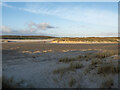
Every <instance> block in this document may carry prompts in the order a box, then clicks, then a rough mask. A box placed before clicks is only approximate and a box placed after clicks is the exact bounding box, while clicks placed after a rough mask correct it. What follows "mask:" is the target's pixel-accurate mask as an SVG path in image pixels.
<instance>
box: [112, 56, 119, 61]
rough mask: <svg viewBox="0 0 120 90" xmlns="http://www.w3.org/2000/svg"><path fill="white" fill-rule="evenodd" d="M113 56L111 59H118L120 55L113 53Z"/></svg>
mask: <svg viewBox="0 0 120 90" xmlns="http://www.w3.org/2000/svg"><path fill="white" fill-rule="evenodd" d="M112 57H113V59H115V60H120V56H119V55H114V56H112Z"/></svg>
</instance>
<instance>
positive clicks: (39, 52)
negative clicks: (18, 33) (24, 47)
mask: <svg viewBox="0 0 120 90" xmlns="http://www.w3.org/2000/svg"><path fill="white" fill-rule="evenodd" d="M33 53H41V51H34V52H33Z"/></svg>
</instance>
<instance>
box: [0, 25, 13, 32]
mask: <svg viewBox="0 0 120 90" xmlns="http://www.w3.org/2000/svg"><path fill="white" fill-rule="evenodd" d="M0 31H2V32H3V33H10V32H11V31H12V30H11V28H9V27H7V26H0Z"/></svg>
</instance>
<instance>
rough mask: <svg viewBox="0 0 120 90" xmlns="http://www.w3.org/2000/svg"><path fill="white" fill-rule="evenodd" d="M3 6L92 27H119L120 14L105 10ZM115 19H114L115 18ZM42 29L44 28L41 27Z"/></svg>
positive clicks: (35, 5) (48, 6)
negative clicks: (119, 15)
mask: <svg viewBox="0 0 120 90" xmlns="http://www.w3.org/2000/svg"><path fill="white" fill-rule="evenodd" d="M3 6H5V7H8V8H16V9H19V10H23V11H26V12H30V13H34V14H44V15H52V16H57V17H59V18H63V19H66V20H72V21H78V22H80V23H85V24H89V25H91V26H93V25H94V26H101V27H104V26H107V27H109V26H110V27H117V21H118V14H117V13H115V12H112V11H109V10H104V9H96V8H90V7H89V8H88V7H86V8H83V7H80V6H79V7H78V6H74V7H67V6H64V7H61V6H60V7H59V6H58V7H55V8H50V7H51V5H47V6H46V5H42V6H41V5H39V4H27V5H26V6H24V7H23V8H17V7H13V6H10V5H8V4H6V3H3ZM113 17H114V18H113ZM45 25H46V26H47V27H48V28H52V27H49V26H48V25H47V24H43V28H44V26H45ZM41 27H42V26H41ZM45 28H46V27H45Z"/></svg>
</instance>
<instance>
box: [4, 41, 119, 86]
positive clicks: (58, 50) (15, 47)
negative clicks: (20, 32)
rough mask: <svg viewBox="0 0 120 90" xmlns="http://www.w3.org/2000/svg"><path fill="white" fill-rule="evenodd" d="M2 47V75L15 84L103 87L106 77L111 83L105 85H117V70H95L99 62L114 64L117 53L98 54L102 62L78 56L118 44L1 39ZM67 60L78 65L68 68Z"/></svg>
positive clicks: (116, 48)
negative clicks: (78, 64)
mask: <svg viewBox="0 0 120 90" xmlns="http://www.w3.org/2000/svg"><path fill="white" fill-rule="evenodd" d="M2 47H3V48H2V53H3V57H2V61H3V62H2V63H3V76H4V77H5V78H7V79H8V80H9V79H11V78H12V80H13V81H14V82H13V84H15V85H16V83H17V85H18V86H19V87H25V88H100V87H105V86H104V82H107V80H110V78H111V79H112V80H113V81H112V83H113V85H108V86H107V87H111V88H117V87H118V73H115V74H113V73H112V72H109V73H108V74H107V73H104V74H103V73H98V69H99V67H100V66H101V65H103V63H106V62H107V63H110V64H113V65H116V66H117V65H118V56H117V55H112V56H108V57H105V58H101V59H100V60H102V64H101V62H100V63H98V64H94V63H93V62H94V61H95V60H96V61H97V60H98V59H99V58H89V57H82V56H85V55H88V54H89V55H94V54H96V53H98V52H101V51H108V50H109V51H117V50H118V44H115V43H114V44H109V43H108V44H107V43H106V44H55V43H54V44H53V43H44V42H43V41H38V42H28V41H26V42H8V43H2ZM65 58H70V59H65ZM60 59H61V61H60ZM67 60H68V61H67ZM69 60H71V61H70V62H69ZM64 61H65V62H64ZM98 61H99V60H98ZM71 63H72V64H73V65H74V64H76V63H80V65H81V67H79V68H75V69H69V67H70V65H72V64H71ZM61 70H63V71H62V72H61ZM17 85H16V86H17Z"/></svg>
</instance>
